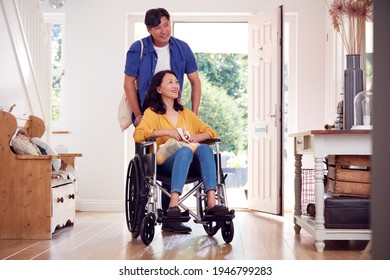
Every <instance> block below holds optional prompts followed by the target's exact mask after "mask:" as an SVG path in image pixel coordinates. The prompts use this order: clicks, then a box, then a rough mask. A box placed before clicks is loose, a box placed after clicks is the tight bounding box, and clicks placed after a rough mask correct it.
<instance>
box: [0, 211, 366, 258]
mask: <svg viewBox="0 0 390 280" xmlns="http://www.w3.org/2000/svg"><path fill="white" fill-rule="evenodd" d="M233 221H234V238H233V240H232V242H231V243H230V244H226V243H225V242H224V240H223V238H222V235H221V231H220V230H219V231H218V232H217V233H216V234H215V235H214V236H212V237H210V236H208V235H207V234H206V232H205V230H204V229H203V226H202V225H199V224H195V223H194V222H193V221H192V220H190V221H189V222H188V225H189V226H191V228H192V230H193V231H192V233H191V234H174V233H168V232H162V231H161V226H160V225H157V226H156V227H155V236H154V239H153V241H152V243H151V244H150V245H149V246H145V245H144V244H143V243H142V241H141V238H140V237H138V238H136V239H135V238H132V236H131V234H130V233H129V231H128V229H127V225H126V217H125V214H124V213H118V212H115V213H107V212H78V213H77V215H76V220H75V223H74V225H73V226H69V227H65V228H62V229H59V230H57V231H56V232H55V233H54V235H53V238H52V239H51V240H0V259H3V260H367V259H370V258H371V256H370V255H369V254H368V255H363V254H362V252H363V250H364V249H365V247H366V245H367V243H368V241H346V240H341V241H326V242H325V243H326V246H325V251H324V252H322V253H318V252H317V251H316V250H315V247H314V239H313V237H311V236H310V235H309V234H308V233H306V232H305V231H304V230H302V231H301V234H299V235H296V234H295V232H294V228H293V218H292V215H291V214H290V213H288V214H286V215H285V216H284V217H281V216H275V215H270V214H264V213H260V212H254V211H237V212H236V218H235V219H234V220H233Z"/></svg>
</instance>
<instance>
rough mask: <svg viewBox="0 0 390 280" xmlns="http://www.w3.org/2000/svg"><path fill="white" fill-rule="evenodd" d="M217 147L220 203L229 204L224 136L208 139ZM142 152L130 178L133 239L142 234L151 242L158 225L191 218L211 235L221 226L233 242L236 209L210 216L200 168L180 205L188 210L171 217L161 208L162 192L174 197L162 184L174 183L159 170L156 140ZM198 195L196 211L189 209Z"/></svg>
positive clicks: (131, 167)
mask: <svg viewBox="0 0 390 280" xmlns="http://www.w3.org/2000/svg"><path fill="white" fill-rule="evenodd" d="M206 143H207V144H209V145H213V146H215V150H216V152H215V153H214V157H215V161H216V168H217V172H216V174H217V178H216V180H217V189H216V201H217V204H219V205H223V206H226V207H227V198H226V189H225V185H224V181H225V178H226V175H224V174H223V171H222V168H221V164H220V162H221V155H220V152H219V143H220V139H218V138H214V139H210V140H208V141H207V142H206ZM141 147H142V148H141V149H142V152H141V154H136V155H135V157H134V158H133V159H132V160H130V163H129V165H128V169H127V177H126V192H125V196H126V197H125V211H126V222H127V227H128V230H129V232H131V234H132V237H133V238H138V237H139V236H141V240H142V242H143V243H144V244H145V245H149V244H150V243H151V242H152V241H153V238H154V233H155V226H156V225H157V224H161V223H163V222H165V221H172V222H188V221H189V220H190V219H191V217H193V218H194V222H195V223H196V224H201V225H202V226H203V228H204V230H205V231H206V233H207V234H208V235H209V236H214V235H215V234H216V233H217V232H218V230H219V229H221V233H222V237H223V240H224V241H225V242H226V243H230V242H231V241H232V240H233V237H234V225H233V219H234V217H235V214H234V213H235V211H234V210H233V209H232V210H230V211H229V212H228V213H227V214H225V215H222V216H213V215H207V214H206V213H205V211H204V210H205V209H206V206H207V196H206V193H205V190H204V183H203V181H202V178H201V176H200V171H199V170H192V169H190V171H189V174H188V176H187V179H186V184H192V183H193V187H192V188H191V189H190V190H189V191H188V192H187V193H186V194H184V195H182V197H181V198H180V201H179V205H180V208H182V209H184V211H183V212H182V215H181V216H180V217H177V218H176V217H175V218H172V217H167V216H166V213H164V211H163V210H162V208H161V198H162V197H161V195H166V196H168V197H170V193H169V192H168V191H166V190H165V189H164V188H163V187H162V183H166V184H170V177H169V176H167V175H164V174H158V173H157V163H156V153H155V152H150V150H151V149H150V148H153V149H152V150H151V151H157V143H156V140H155V139H148V140H146V141H145V142H143V143H142V144H141ZM191 195H194V196H195V198H196V212H194V211H193V210H191V209H189V208H188V207H187V206H185V204H184V203H183V201H185V200H186V199H187V198H189V197H190V196H191Z"/></svg>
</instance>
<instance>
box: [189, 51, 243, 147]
mask: <svg viewBox="0 0 390 280" xmlns="http://www.w3.org/2000/svg"><path fill="white" fill-rule="evenodd" d="M195 56H196V58H197V62H198V65H199V74H200V78H201V82H202V101H201V105H200V108H199V116H200V118H201V119H202V120H204V121H206V122H207V123H208V124H209V125H210V126H211V127H213V128H214V129H215V130H216V131H217V132H218V135H219V137H220V138H221V139H222V143H221V146H220V147H221V151H229V152H234V153H235V154H238V153H240V152H243V151H246V149H247V116H248V115H247V68H248V67H247V63H248V56H247V55H240V54H209V53H197V54H195ZM182 101H183V104H184V105H185V106H186V107H188V108H191V101H190V85H189V83H185V85H184V88H183V100H182Z"/></svg>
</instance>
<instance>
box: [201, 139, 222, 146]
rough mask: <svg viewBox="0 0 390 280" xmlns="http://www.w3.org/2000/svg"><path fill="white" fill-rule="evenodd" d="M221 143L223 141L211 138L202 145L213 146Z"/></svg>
mask: <svg viewBox="0 0 390 280" xmlns="http://www.w3.org/2000/svg"><path fill="white" fill-rule="evenodd" d="M220 142H221V139H219V138H211V139H207V140H205V141H203V142H202V144H208V145H213V144H215V143H220Z"/></svg>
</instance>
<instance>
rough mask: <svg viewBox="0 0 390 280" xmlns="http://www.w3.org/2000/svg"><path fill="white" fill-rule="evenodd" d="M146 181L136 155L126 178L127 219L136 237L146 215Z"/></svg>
mask: <svg viewBox="0 0 390 280" xmlns="http://www.w3.org/2000/svg"><path fill="white" fill-rule="evenodd" d="M145 205H146V201H145V182H144V176H143V168H142V166H141V162H140V159H139V158H138V157H137V156H136V157H134V158H133V159H132V160H131V161H130V163H129V167H128V170H127V180H126V204H125V206H126V221H127V228H128V229H129V231H130V232H131V234H132V236H133V237H134V238H137V237H138V236H139V234H140V227H141V221H142V219H143V218H144V216H145Z"/></svg>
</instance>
